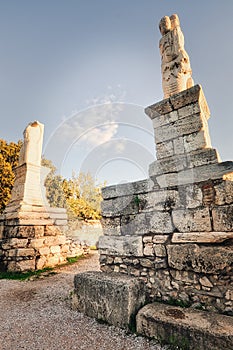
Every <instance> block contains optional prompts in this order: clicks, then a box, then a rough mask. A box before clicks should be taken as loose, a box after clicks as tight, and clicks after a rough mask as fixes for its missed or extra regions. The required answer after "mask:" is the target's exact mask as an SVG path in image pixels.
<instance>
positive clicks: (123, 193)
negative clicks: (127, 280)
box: [99, 85, 233, 314]
mask: <svg viewBox="0 0 233 350" xmlns="http://www.w3.org/2000/svg"><path fill="white" fill-rule="evenodd" d="M146 113H147V115H149V117H150V118H151V119H152V121H153V125H154V130H155V143H156V152H157V160H156V161H155V162H153V163H152V164H151V165H150V167H149V178H148V179H147V180H144V181H138V182H135V183H129V184H121V185H116V186H110V187H106V188H104V189H103V191H102V194H103V198H104V201H103V202H102V215H103V218H102V225H103V231H104V236H102V237H101V238H100V242H99V249H100V262H101V269H102V271H105V272H112V271H115V272H120V273H124V274H125V273H126V274H128V275H131V276H135V277H140V278H141V279H143V280H144V281H145V283H146V285H147V288H148V293H149V295H150V298H151V300H152V301H153V300H157V299H162V300H165V301H166V300H169V299H176V300H182V301H184V302H187V303H188V304H195V303H197V302H198V303H201V305H203V307H204V308H206V309H210V310H212V309H213V310H215V311H221V312H222V311H224V312H227V313H229V314H232V313H233V308H232V307H233V285H232V263H233V254H232V251H233V250H232V248H233V247H232V239H233V220H232V215H233V181H232V180H233V162H230V161H229V162H221V161H220V158H219V156H218V153H217V151H216V150H215V149H213V148H211V142H210V137H209V132H208V125H207V120H208V118H209V117H210V112H209V108H208V105H207V102H206V100H205V97H204V94H203V91H202V88H201V87H200V86H199V85H196V86H194V87H192V88H190V89H188V90H185V91H182V92H180V93H178V94H176V95H173V96H171V97H170V98H168V99H165V100H163V101H161V102H159V103H156V104H154V105H152V106H150V107H148V108H146Z"/></svg>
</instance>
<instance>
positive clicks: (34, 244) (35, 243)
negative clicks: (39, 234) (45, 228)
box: [30, 238, 44, 249]
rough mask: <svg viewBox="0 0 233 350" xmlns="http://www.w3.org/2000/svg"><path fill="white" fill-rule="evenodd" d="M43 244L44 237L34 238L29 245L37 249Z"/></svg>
mask: <svg viewBox="0 0 233 350" xmlns="http://www.w3.org/2000/svg"><path fill="white" fill-rule="evenodd" d="M43 245H44V238H34V239H31V241H30V247H32V248H35V249H39V248H41V247H43Z"/></svg>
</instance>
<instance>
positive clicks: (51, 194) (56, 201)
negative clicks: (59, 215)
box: [41, 158, 66, 208]
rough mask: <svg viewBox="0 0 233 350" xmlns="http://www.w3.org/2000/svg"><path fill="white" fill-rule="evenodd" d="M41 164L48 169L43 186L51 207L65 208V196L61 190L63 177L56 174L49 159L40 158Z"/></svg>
mask: <svg viewBox="0 0 233 350" xmlns="http://www.w3.org/2000/svg"><path fill="white" fill-rule="evenodd" d="M41 165H42V166H45V167H47V168H49V169H51V170H50V173H49V174H48V176H47V177H46V180H45V187H46V196H47V199H48V201H49V204H50V205H51V207H55V208H65V207H66V198H65V195H64V192H63V178H62V176H61V175H56V170H57V169H56V167H55V166H54V165H53V163H52V161H51V160H48V159H45V158H42V160H41Z"/></svg>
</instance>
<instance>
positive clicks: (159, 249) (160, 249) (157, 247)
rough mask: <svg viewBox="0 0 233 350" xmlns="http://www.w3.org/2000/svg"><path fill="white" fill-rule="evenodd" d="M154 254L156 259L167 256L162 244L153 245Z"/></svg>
mask: <svg viewBox="0 0 233 350" xmlns="http://www.w3.org/2000/svg"><path fill="white" fill-rule="evenodd" d="M154 252H155V255H156V256H158V257H162V258H163V257H165V256H167V251H166V248H165V246H164V245H162V244H155V245H154Z"/></svg>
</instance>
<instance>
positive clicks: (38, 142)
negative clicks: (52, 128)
mask: <svg viewBox="0 0 233 350" xmlns="http://www.w3.org/2000/svg"><path fill="white" fill-rule="evenodd" d="M43 134H44V125H43V124H41V123H40V122H38V121H37V120H36V121H34V122H32V123H29V124H28V126H27V127H26V129H25V130H24V133H23V136H24V141H23V145H22V147H21V150H20V154H19V165H22V164H25V163H30V164H32V165H37V166H40V165H41V154H42V143H43Z"/></svg>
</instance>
